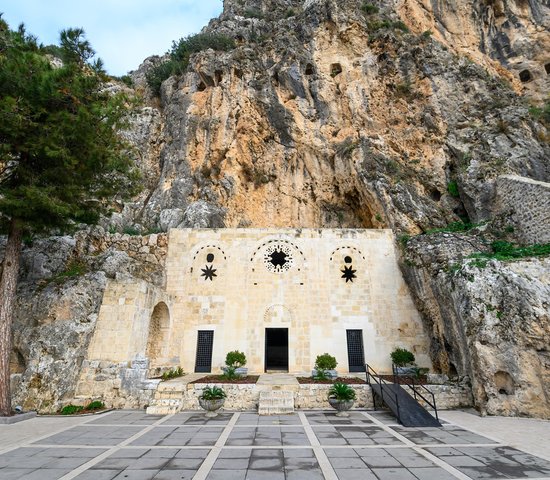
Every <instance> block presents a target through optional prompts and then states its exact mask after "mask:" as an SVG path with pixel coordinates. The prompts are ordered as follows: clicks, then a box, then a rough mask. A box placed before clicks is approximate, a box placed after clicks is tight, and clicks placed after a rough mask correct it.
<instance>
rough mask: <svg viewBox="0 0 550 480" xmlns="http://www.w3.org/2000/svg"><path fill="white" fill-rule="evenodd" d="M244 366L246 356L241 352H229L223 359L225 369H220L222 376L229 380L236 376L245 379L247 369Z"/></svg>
mask: <svg viewBox="0 0 550 480" xmlns="http://www.w3.org/2000/svg"><path fill="white" fill-rule="evenodd" d="M245 365H246V355H245V354H244V353H243V352H239V351H238V350H234V351H232V352H229V353H228V354H227V355H226V357H225V367H222V370H223V372H224V375H225V376H226V377H227V378H229V379H232V378H235V377H236V376H243V377H246V375H248V368H245Z"/></svg>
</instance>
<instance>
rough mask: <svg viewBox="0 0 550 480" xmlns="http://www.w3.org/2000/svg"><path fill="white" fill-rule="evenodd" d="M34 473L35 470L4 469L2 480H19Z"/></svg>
mask: <svg viewBox="0 0 550 480" xmlns="http://www.w3.org/2000/svg"><path fill="white" fill-rule="evenodd" d="M33 471H35V470H34V469H33V468H3V469H1V470H0V474H1V475H2V477H0V478H2V480H16V479H17V480H19V479H20V478H23V477H24V476H26V475H30V474H31V473H32V472H33Z"/></svg>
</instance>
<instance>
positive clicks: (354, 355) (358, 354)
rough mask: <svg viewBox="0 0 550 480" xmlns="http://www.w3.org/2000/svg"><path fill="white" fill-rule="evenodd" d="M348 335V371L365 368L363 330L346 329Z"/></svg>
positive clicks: (358, 370) (359, 370)
mask: <svg viewBox="0 0 550 480" xmlns="http://www.w3.org/2000/svg"><path fill="white" fill-rule="evenodd" d="M346 333H347V337H348V363H349V371H350V372H363V371H364V370H365V352H364V350H363V330H346Z"/></svg>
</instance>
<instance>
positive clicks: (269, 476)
mask: <svg viewBox="0 0 550 480" xmlns="http://www.w3.org/2000/svg"><path fill="white" fill-rule="evenodd" d="M245 479H246V480H285V474H284V472H283V471H273V470H248V471H247V472H246V477H245Z"/></svg>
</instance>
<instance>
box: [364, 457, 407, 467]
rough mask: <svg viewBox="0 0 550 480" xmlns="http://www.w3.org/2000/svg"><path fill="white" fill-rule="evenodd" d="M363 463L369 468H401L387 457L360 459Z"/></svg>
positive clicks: (399, 464)
mask: <svg viewBox="0 0 550 480" xmlns="http://www.w3.org/2000/svg"><path fill="white" fill-rule="evenodd" d="M362 458H363V461H364V462H365V463H366V464H367V465H368V466H369V467H370V468H375V467H383V468H386V467H395V468H399V467H401V466H402V464H401V463H399V462H398V461H397V460H396V459H395V458H393V457H390V456H389V455H388V456H384V457H382V456H380V457H362Z"/></svg>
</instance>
